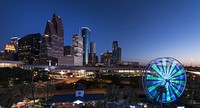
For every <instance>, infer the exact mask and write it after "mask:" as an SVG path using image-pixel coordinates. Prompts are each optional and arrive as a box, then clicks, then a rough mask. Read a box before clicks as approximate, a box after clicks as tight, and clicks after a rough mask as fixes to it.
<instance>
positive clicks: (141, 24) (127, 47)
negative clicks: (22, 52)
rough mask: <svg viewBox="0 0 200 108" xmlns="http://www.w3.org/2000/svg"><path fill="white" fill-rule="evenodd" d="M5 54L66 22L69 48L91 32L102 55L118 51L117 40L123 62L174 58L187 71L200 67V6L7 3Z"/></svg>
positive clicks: (136, 1) (89, 0)
mask: <svg viewBox="0 0 200 108" xmlns="http://www.w3.org/2000/svg"><path fill="white" fill-rule="evenodd" d="M1 2H2V3H1V4H0V7H1V10H0V13H1V15H2V16H4V17H1V20H0V24H1V25H0V28H1V29H2V30H1V31H0V36H1V39H0V50H3V49H4V48H5V45H6V44H7V43H9V42H10V38H11V37H13V36H18V37H23V36H25V35H27V34H32V33H41V34H42V35H43V34H44V31H45V25H46V20H48V19H49V18H51V16H52V14H53V13H56V14H57V15H59V16H61V18H62V21H63V25H64V33H65V34H64V39H65V40H64V44H65V45H72V43H71V40H72V35H73V34H76V33H79V34H80V31H81V27H84V26H86V27H89V28H90V29H91V36H90V38H91V39H90V40H92V41H93V42H95V43H96V49H97V51H96V53H97V55H100V53H104V52H106V51H107V50H112V42H113V41H115V40H117V41H118V42H119V46H120V47H121V48H122V61H124V60H126V61H139V62H140V63H141V64H147V63H148V62H150V61H151V60H152V59H154V58H158V57H174V58H176V59H177V60H179V61H180V62H181V63H183V64H184V65H191V64H193V66H200V50H198V46H199V45H200V43H199V41H198V40H199V39H200V37H199V35H200V21H199V20H200V7H199V5H198V4H199V3H200V1H187V0H184V1H178V0H177V1H171V0H170V1H158V0H153V1H139V0H130V1H129V0H127V1H126V2H123V1H106V0H105V1H104V0H103V1H98V0H95V1H92V0H86V2H85V1H80V0H73V1H61V0H59V1H53V0H52V1H51V0H50V1H46V0H43V1H39V0H38V1H37V0H36V1H31V2H30V1H23V0H21V1H1Z"/></svg>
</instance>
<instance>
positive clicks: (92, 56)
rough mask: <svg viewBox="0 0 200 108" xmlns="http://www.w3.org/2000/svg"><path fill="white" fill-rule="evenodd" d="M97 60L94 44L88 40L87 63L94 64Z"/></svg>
mask: <svg viewBox="0 0 200 108" xmlns="http://www.w3.org/2000/svg"><path fill="white" fill-rule="evenodd" d="M97 62H98V57H97V56H96V44H95V43H94V42H90V53H89V65H91V66H94V65H95V64H96V63H97Z"/></svg>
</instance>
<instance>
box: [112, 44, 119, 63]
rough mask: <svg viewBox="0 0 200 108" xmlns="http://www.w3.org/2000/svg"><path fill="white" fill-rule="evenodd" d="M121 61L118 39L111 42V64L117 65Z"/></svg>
mask: <svg viewBox="0 0 200 108" xmlns="http://www.w3.org/2000/svg"><path fill="white" fill-rule="evenodd" d="M120 63H121V48H120V47H118V41H113V43H112V64H114V65H119V64H120Z"/></svg>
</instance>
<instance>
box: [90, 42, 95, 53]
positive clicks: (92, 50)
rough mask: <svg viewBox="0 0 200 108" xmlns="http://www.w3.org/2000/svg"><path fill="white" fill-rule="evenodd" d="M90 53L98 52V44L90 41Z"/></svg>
mask: <svg viewBox="0 0 200 108" xmlns="http://www.w3.org/2000/svg"><path fill="white" fill-rule="evenodd" d="M90 53H96V44H95V43H94V42H90Z"/></svg>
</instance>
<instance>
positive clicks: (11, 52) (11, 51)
mask: <svg viewBox="0 0 200 108" xmlns="http://www.w3.org/2000/svg"><path fill="white" fill-rule="evenodd" d="M15 54H16V49H15V46H14V44H6V47H5V53H4V59H5V60H14V59H15V57H14V56H15Z"/></svg>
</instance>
